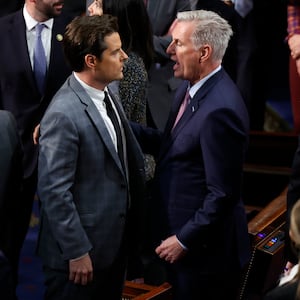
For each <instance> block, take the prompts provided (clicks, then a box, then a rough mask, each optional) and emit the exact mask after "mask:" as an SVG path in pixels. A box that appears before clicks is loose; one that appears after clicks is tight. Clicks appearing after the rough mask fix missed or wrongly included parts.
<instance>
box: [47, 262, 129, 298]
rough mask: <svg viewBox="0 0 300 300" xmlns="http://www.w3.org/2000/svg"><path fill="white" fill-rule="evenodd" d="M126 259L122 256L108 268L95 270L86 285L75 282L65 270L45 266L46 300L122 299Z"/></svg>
mask: <svg viewBox="0 0 300 300" xmlns="http://www.w3.org/2000/svg"><path fill="white" fill-rule="evenodd" d="M125 265H126V262H125V259H124V258H122V259H121V258H120V259H119V260H118V261H117V262H116V263H114V265H113V266H112V267H111V268H110V269H109V270H108V269H107V270H101V271H98V272H94V274H93V281H92V282H91V283H89V284H88V285H86V286H82V285H78V284H74V283H73V282H72V281H70V280H69V274H68V273H67V272H64V271H60V270H54V269H51V268H48V267H44V274H45V285H46V292H45V298H44V299H45V300H100V299H105V300H120V299H121V295H122V290H123V284H124V278H125Z"/></svg>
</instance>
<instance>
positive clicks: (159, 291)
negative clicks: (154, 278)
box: [122, 281, 172, 300]
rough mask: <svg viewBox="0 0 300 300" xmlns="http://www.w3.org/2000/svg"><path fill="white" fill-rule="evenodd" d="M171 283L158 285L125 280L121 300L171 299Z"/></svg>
mask: <svg viewBox="0 0 300 300" xmlns="http://www.w3.org/2000/svg"><path fill="white" fill-rule="evenodd" d="M171 299H172V297H171V285H170V284H169V283H167V282H165V283H163V284H162V285H159V286H153V285H148V284H143V283H134V282H131V281H126V282H125V287H124V290H123V296H122V300H171Z"/></svg>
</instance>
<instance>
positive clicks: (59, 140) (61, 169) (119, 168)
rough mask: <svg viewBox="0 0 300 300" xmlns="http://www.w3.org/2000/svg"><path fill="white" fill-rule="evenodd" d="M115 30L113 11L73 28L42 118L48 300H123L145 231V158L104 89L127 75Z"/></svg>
mask: <svg viewBox="0 0 300 300" xmlns="http://www.w3.org/2000/svg"><path fill="white" fill-rule="evenodd" d="M117 30H118V26H117V20H116V18H115V17H112V16H109V15H103V16H101V17H99V16H92V17H90V16H82V17H77V18H75V19H74V20H73V21H72V22H71V23H70V24H69V25H68V26H67V30H66V33H65V35H64V39H63V47H64V52H65V56H66V58H67V60H68V62H69V64H70V65H71V67H72V69H73V74H72V75H71V76H70V77H69V78H68V79H67V81H66V82H65V84H64V85H63V86H62V87H61V89H60V90H59V91H58V93H57V94H56V96H55V97H54V98H53V100H52V102H51V104H50V106H49V108H48V110H47V112H46V113H45V115H44V117H43V119H42V122H41V127H40V139H39V145H40V152H39V167H38V173H39V176H38V177H39V178H38V193H39V196H40V199H41V225H40V236H39V243H38V253H39V254H40V256H41V257H42V261H43V264H44V274H45V284H46V295H45V296H46V299H48V300H49V299H55V300H60V299H64V300H67V299H70V300H71V299H72V300H76V299H77V300H78V299H80V300H92V299H100V298H101V299H106V300H117V299H118V300H119V299H120V298H121V294H122V289H123V284H124V278H125V270H126V262H127V258H128V253H129V251H130V247H135V246H136V245H137V240H136V237H137V236H139V233H138V232H137V230H139V229H140V228H142V226H141V223H140V222H141V220H142V218H143V214H142V210H143V205H142V202H143V196H144V195H143V193H144V160H143V156H142V153H141V150H140V148H139V146H138V144H137V141H136V139H135V137H134V135H133V133H132V131H131V128H130V127H129V124H128V121H127V119H126V117H125V114H124V111H123V109H122V107H121V104H120V102H119V101H118V99H116V97H114V95H112V94H111V93H110V91H109V90H108V88H107V85H108V84H109V83H110V82H111V81H113V80H119V79H121V78H122V77H123V73H122V71H123V65H124V62H125V61H126V59H127V55H126V53H125V52H124V51H123V50H122V48H121V40H120V36H119V34H118V33H117ZM106 103H107V104H106ZM109 103H110V105H109ZM108 106H110V107H111V109H112V110H113V112H114V114H115V117H116V118H117V123H118V124H114V122H113V121H112V120H113V119H112V118H110V117H109V115H108V110H109V107H108ZM117 127H118V128H119V131H120V135H119V136H120V139H118V130H117ZM120 146H121V148H120ZM122 162H123V163H122ZM99 297H100V298H99Z"/></svg>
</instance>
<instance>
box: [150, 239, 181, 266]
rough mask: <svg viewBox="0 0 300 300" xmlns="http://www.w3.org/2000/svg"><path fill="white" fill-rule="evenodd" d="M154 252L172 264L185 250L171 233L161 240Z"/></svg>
mask: <svg viewBox="0 0 300 300" xmlns="http://www.w3.org/2000/svg"><path fill="white" fill-rule="evenodd" d="M155 252H156V254H157V255H158V256H159V257H160V258H161V259H164V260H165V261H168V262H169V263H171V264H172V263H174V262H176V261H177V260H179V259H180V258H181V257H182V256H184V255H185V253H186V250H184V249H183V248H182V246H181V245H180V244H179V242H178V240H177V237H176V235H173V236H171V237H169V238H167V239H165V240H164V241H162V242H161V244H160V245H159V246H158V247H157V248H156V249H155Z"/></svg>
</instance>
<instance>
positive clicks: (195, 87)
mask: <svg viewBox="0 0 300 300" xmlns="http://www.w3.org/2000/svg"><path fill="white" fill-rule="evenodd" d="M220 70H221V66H218V67H217V68H215V69H214V70H213V71H212V72H210V73H209V74H208V75H207V76H205V77H204V78H202V79H201V80H200V81H198V82H197V83H195V84H194V85H193V86H192V87H191V88H190V91H189V93H190V97H191V98H193V97H194V96H195V94H196V93H197V91H198V90H199V89H200V88H201V87H202V85H203V84H204V83H205V82H206V81H207V80H208V79H209V78H210V77H212V76H213V75H214V74H216V73H217V72H218V71H220Z"/></svg>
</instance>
